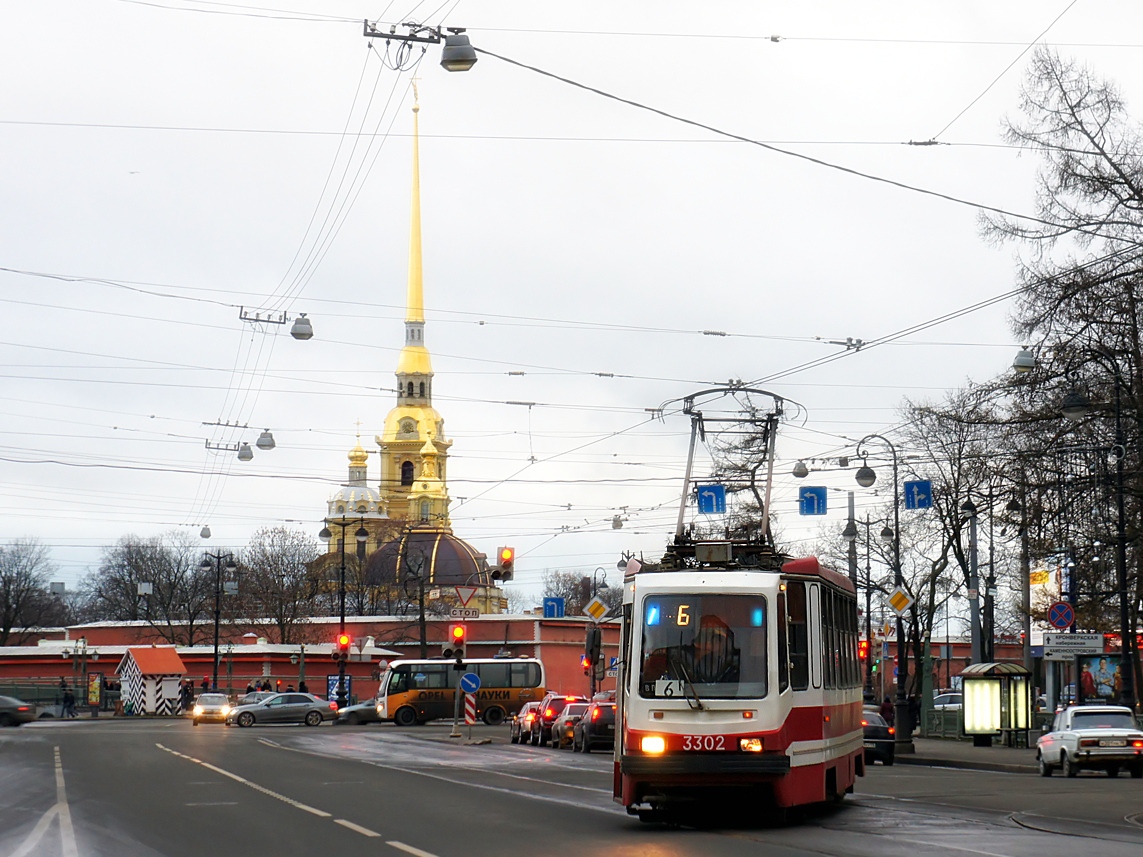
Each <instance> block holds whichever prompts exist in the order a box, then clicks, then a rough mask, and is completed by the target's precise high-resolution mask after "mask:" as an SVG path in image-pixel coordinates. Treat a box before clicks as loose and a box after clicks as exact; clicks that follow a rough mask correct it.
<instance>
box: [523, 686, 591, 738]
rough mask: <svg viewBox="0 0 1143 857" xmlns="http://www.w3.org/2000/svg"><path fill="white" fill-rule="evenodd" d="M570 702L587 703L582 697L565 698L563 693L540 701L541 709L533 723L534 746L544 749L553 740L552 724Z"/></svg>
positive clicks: (550, 695) (554, 694)
mask: <svg viewBox="0 0 1143 857" xmlns="http://www.w3.org/2000/svg"><path fill="white" fill-rule="evenodd" d="M569 702H587V700H586V699H584V698H583V697H582V696H565V695H564V694H562V693H549V694H547V695H546V696H545V697H544V698H543V699H541V700H540V708H539V710H538V712H537V714H536V717H535V719H534V720H533V721H532V734H531V736H530V738H531V741H532V746H533V747H535V746H540V747H543V746H544V745H545V744H547V743H548V741H550V740H551V739H552V724H553V723H555V722H556V718H557V717H559V716H560V712H562V711H563V710H564V706H565V705H567V704H568V703H569Z"/></svg>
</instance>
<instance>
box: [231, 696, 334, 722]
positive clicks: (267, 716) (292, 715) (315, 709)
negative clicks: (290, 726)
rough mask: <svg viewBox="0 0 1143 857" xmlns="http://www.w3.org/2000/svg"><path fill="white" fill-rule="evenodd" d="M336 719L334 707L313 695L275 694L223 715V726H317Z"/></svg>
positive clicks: (332, 704)
mask: <svg viewBox="0 0 1143 857" xmlns="http://www.w3.org/2000/svg"><path fill="white" fill-rule="evenodd" d="M335 717H337V703H336V702H332V701H327V700H324V699H319V698H318V697H316V696H314V695H313V694H312V693H275V694H271V696H270V698H269V699H264V700H262V701H261V702H255V703H251V704H250V705H239V706H237V707H235V708H232V709H231V710H230V713H229V714H227V715H226V725H228V726H229V725H231V724H233V723H237V724H238V725H239V726H253V725H254V724H255V723H304V724H306V726H320V725H321V724H322V721H324V720H333V719H334V718H335Z"/></svg>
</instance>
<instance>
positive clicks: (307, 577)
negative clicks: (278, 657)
mask: <svg viewBox="0 0 1143 857" xmlns="http://www.w3.org/2000/svg"><path fill="white" fill-rule="evenodd" d="M317 557H318V543H317V540H316V539H314V538H312V537H311V536H308V535H306V534H305V533H304V532H302V531H301V530H291V529H288V528H286V527H264V528H262V529H260V530H258V531H257V532H256V533H254V535H253V536H252V537H251V539H250V543H249V544H248V545H247V547H246V549H245V550H243V551H242V553H241V557H240V568H241V572H240V581H239V590H238V591H239V596H238V600H237V611H238V612H240V613H241V614H242V615H244V616H245V617H246V618H247V620H248V621H250V622H251V623H252V625H253V626H254V627H256V628H257V629H258V630H259V631H260V632H262V633H263V634H266V635H267V636H269V637H271V638H273V637H276V638H277V642H279V643H282V644H290V643H302V642H310V641H311V640H310V638H309V637H307V635H306V634H305V631H306V628H307V625H306V622H305V619H306V617H308V616H311V615H312V614H313V612H314V607H315V604H316V596H317V594H318V579H317V576H316V574H315V572H314V571H313V567H314V560H316V559H317Z"/></svg>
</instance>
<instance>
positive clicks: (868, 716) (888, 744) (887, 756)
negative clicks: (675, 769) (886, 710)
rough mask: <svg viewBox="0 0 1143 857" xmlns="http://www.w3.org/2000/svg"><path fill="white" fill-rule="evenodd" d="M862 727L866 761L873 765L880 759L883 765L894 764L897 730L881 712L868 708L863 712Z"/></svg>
mask: <svg viewBox="0 0 1143 857" xmlns="http://www.w3.org/2000/svg"><path fill="white" fill-rule="evenodd" d="M861 728H862V732H863V733H864V742H865V761H866V763H867V764H870V765H871V764H873V762H875V761H880V762H881V764H883V765H892V764H893V748H894V741H895V740H896V731H897V730H896V729H894V728H893V727H892V726H890V725H889V724H888V723H886V722H885V718H884V717H882V716H881V715H880V714H879V713H877V712H876V711H870V710H869V709H868V708H866V709H865V710H863V711H862V712H861Z"/></svg>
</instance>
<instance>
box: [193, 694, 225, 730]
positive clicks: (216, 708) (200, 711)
mask: <svg viewBox="0 0 1143 857" xmlns="http://www.w3.org/2000/svg"><path fill="white" fill-rule="evenodd" d="M229 713H230V698H229V697H228V696H227V695H226V694H225V693H200V694H199V697H198V699H196V700H195V701H194V708H193V709H191V716H192V717H193V718H194V725H195V726H198V724H200V723H225V722H226V715H228V714H229Z"/></svg>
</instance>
